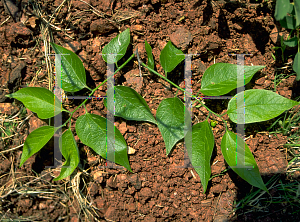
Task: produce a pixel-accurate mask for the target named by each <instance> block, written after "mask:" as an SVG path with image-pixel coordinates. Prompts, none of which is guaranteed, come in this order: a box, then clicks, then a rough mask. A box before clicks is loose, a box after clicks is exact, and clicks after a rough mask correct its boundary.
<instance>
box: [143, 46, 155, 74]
mask: <svg viewBox="0 0 300 222" xmlns="http://www.w3.org/2000/svg"><path fill="white" fill-rule="evenodd" d="M145 49H146V52H147V56H148V66H149V67H150V68H151V69H154V58H153V54H152V48H151V46H150V45H149V43H148V42H147V41H145Z"/></svg>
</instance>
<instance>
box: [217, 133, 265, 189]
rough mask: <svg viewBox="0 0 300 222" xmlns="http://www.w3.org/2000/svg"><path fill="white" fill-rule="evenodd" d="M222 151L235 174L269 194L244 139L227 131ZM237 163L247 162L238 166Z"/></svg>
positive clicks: (222, 143) (222, 142)
mask: <svg viewBox="0 0 300 222" xmlns="http://www.w3.org/2000/svg"><path fill="white" fill-rule="evenodd" d="M242 144H243V145H242ZM221 150H222V154H223V156H224V159H225V160H226V162H227V163H228V165H229V166H230V167H231V168H232V170H233V171H234V172H235V173H237V174H238V175H239V176H240V177H241V178H242V179H244V180H245V181H247V182H248V183H249V184H251V185H252V186H255V187H258V188H260V189H262V190H265V191H267V192H268V189H267V188H266V186H265V184H264V182H263V180H262V178H261V176H260V173H259V169H258V166H257V164H256V162H255V159H254V157H253V155H252V153H251V151H250V149H249V147H248V146H247V144H246V143H245V142H244V140H243V139H242V138H240V137H239V136H237V135H236V134H235V133H233V132H230V131H226V133H225V134H224V136H223V138H222V141H221ZM237 161H238V162H244V161H245V162H244V164H242V165H241V166H238V165H237Z"/></svg>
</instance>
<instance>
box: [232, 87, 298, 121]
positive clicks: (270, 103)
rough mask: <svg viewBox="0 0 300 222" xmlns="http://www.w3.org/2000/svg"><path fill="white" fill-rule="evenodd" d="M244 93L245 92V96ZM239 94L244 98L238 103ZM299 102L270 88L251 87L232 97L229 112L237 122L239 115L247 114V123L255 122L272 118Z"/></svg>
mask: <svg viewBox="0 0 300 222" xmlns="http://www.w3.org/2000/svg"><path fill="white" fill-rule="evenodd" d="M243 93H245V94H244V96H243ZM237 96H239V97H242V98H244V100H243V99H240V100H239V103H238V104H237V99H236V98H237ZM244 101H245V107H244ZM297 104H298V102H296V101H293V100H290V99H287V98H285V97H283V96H280V95H278V94H276V93H274V92H271V91H268V90H263V89H250V90H246V91H244V92H240V93H238V94H237V95H235V96H234V97H233V98H231V100H230V101H229V103H228V108H227V114H228V116H229V118H230V119H231V120H232V121H233V122H235V123H237V115H239V116H240V115H245V123H255V122H262V121H266V120H269V119H272V118H274V117H276V116H278V115H280V114H281V113H283V112H284V111H285V110H288V109H290V108H292V107H293V106H295V105H297ZM237 107H238V109H237Z"/></svg>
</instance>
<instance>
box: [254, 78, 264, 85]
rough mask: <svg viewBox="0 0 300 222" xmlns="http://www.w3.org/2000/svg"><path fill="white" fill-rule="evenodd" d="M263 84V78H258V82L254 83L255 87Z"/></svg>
mask: <svg viewBox="0 0 300 222" xmlns="http://www.w3.org/2000/svg"><path fill="white" fill-rule="evenodd" d="M264 82H265V77H261V78H259V79H258V80H256V81H255V83H256V84H257V85H263V84H264Z"/></svg>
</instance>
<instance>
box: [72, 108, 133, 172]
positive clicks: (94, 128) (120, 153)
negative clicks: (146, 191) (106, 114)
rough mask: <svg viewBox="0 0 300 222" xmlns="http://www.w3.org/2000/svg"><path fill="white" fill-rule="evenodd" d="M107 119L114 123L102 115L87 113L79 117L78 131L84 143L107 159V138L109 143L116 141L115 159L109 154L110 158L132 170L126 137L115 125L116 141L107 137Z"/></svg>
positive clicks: (76, 127) (76, 126) (77, 122)
mask: <svg viewBox="0 0 300 222" xmlns="http://www.w3.org/2000/svg"><path fill="white" fill-rule="evenodd" d="M106 121H107V122H108V124H113V123H112V122H110V121H108V120H107V119H105V118H103V117H101V116H98V115H95V114H89V113H86V114H85V115H82V116H80V117H79V118H78V119H77V121H76V125H75V129H76V133H77V135H78V137H79V139H80V140H81V141H82V143H84V144H85V145H87V146H89V147H91V148H92V149H93V150H94V151H95V152H96V153H98V154H99V155H100V156H102V157H103V158H105V159H106V158H107V152H106V149H107V148H106V140H108V145H111V146H112V144H113V143H114V142H115V159H114V160H113V159H110V155H109V157H108V160H109V161H112V162H115V163H117V164H120V165H122V166H124V167H125V168H126V169H128V170H129V171H130V172H132V170H131V168H130V165H129V161H128V156H127V144H126V142H125V139H124V137H123V136H122V134H121V133H120V131H119V130H118V129H117V128H116V127H114V129H115V141H113V140H111V139H110V138H107V136H106V129H107V128H106V125H107V124H106Z"/></svg>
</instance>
